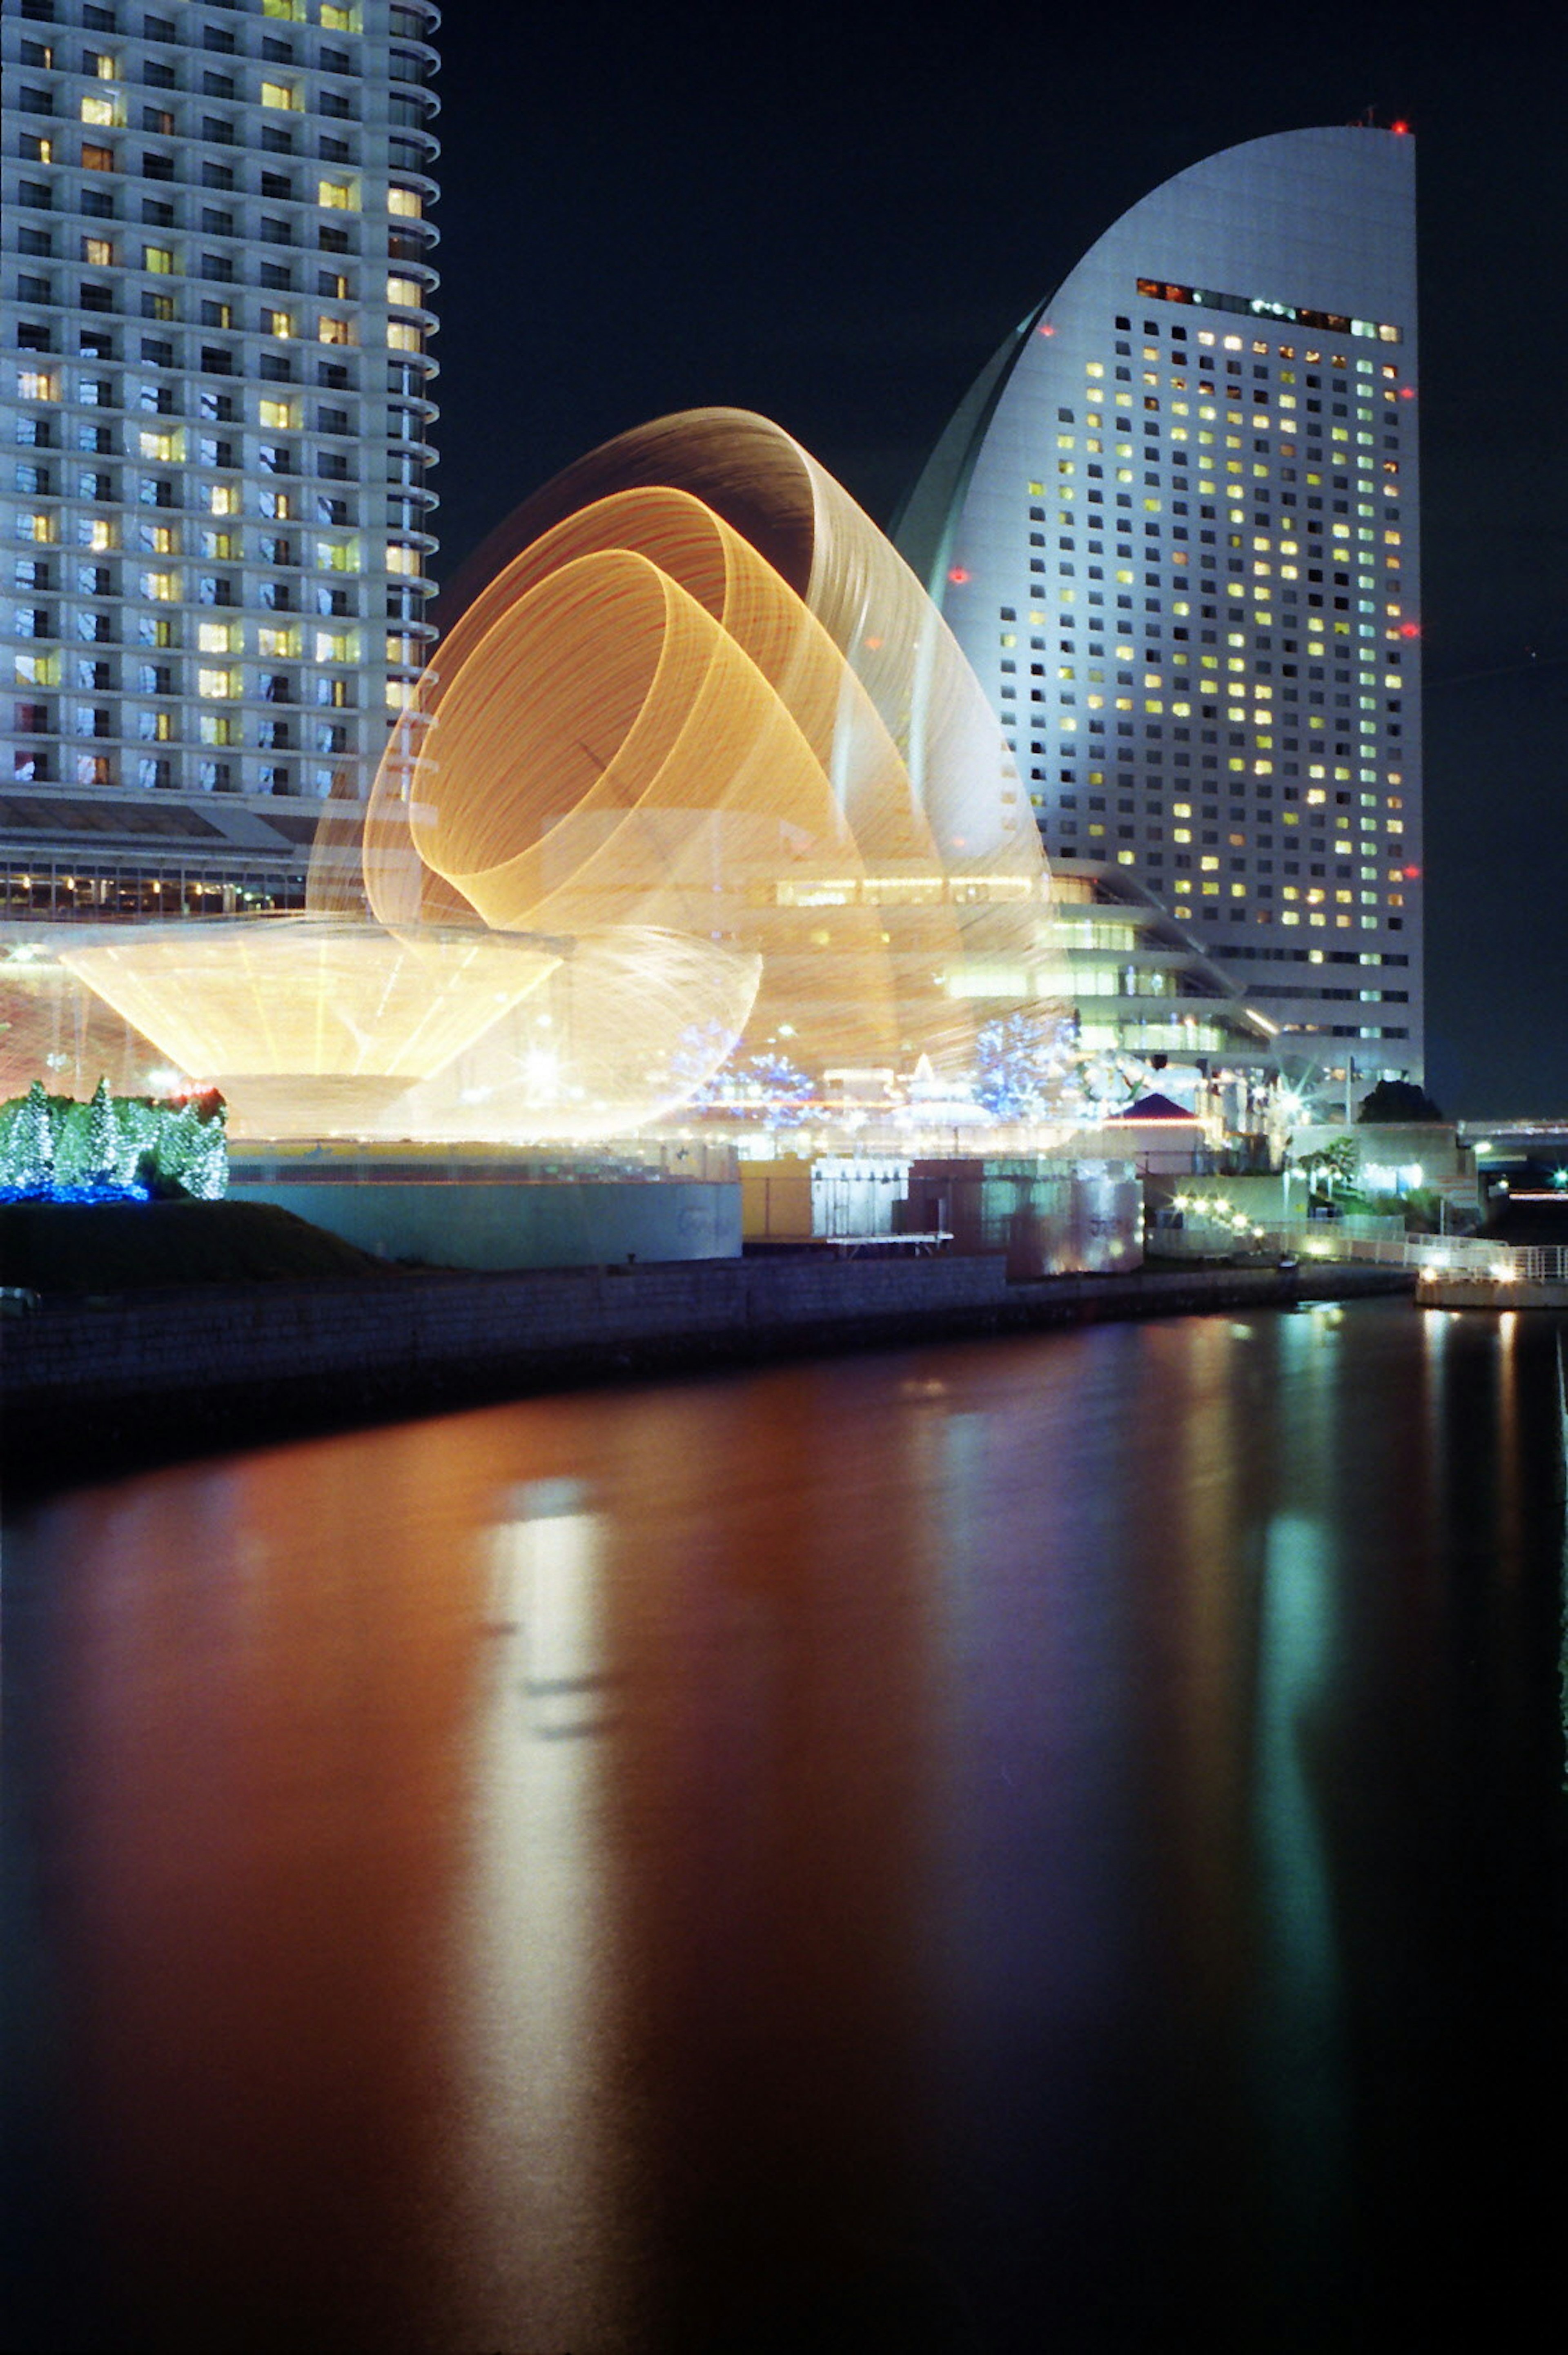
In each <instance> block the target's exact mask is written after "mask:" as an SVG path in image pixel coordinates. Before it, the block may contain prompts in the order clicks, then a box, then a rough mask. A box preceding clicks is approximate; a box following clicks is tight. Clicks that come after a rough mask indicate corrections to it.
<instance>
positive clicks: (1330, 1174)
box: [1296, 1136, 1361, 1195]
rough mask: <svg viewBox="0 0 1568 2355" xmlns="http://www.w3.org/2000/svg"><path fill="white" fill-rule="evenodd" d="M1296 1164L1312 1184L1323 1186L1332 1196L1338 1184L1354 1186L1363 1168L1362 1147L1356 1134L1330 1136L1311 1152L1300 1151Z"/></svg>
mask: <svg viewBox="0 0 1568 2355" xmlns="http://www.w3.org/2000/svg"><path fill="white" fill-rule="evenodd" d="M1296 1167H1297V1168H1298V1169H1299V1170H1300V1171H1301V1174H1302V1176H1303V1177H1306V1178H1307V1181H1308V1183H1309V1184H1315V1185H1321V1186H1322V1187H1323V1188H1325V1190H1326V1191H1327V1192H1328V1193H1329V1194H1330V1195H1331V1194H1332V1193H1333V1191H1334V1188H1335V1185H1336V1183H1338V1184H1339V1185H1341V1186H1353V1185H1354V1184H1355V1182H1356V1177H1357V1175H1358V1173H1359V1171H1360V1167H1361V1148H1360V1146H1359V1145H1358V1144H1357V1142H1356V1140H1355V1138H1354V1137H1353V1136H1334V1137H1330V1138H1329V1140H1328V1144H1327V1145H1317V1146H1313V1148H1312V1150H1311V1152H1310V1153H1300V1154H1297V1156H1296Z"/></svg>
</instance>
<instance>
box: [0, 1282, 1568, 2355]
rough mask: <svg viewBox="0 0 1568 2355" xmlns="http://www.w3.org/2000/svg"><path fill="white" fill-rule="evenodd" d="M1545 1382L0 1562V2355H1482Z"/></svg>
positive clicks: (1483, 1333)
mask: <svg viewBox="0 0 1568 2355" xmlns="http://www.w3.org/2000/svg"><path fill="white" fill-rule="evenodd" d="M1558 1340H1559V1333H1558V1327H1557V1324H1556V1320H1555V1319H1552V1318H1549V1317H1536V1318H1532V1317H1530V1316H1515V1317H1504V1318H1502V1319H1499V1320H1494V1319H1488V1318H1485V1317H1481V1316H1474V1317H1471V1318H1468V1319H1467V1318H1462V1317H1457V1316H1422V1315H1421V1314H1420V1313H1419V1312H1418V1311H1416V1310H1415V1309H1413V1307H1411V1306H1409V1305H1406V1304H1404V1303H1403V1302H1395V1303H1376V1304H1368V1305H1360V1306H1357V1307H1355V1308H1350V1309H1346V1310H1343V1311H1341V1310H1339V1309H1331V1310H1317V1311H1311V1312H1301V1313H1297V1314H1296V1315H1285V1316H1278V1315H1275V1316H1269V1315H1264V1316H1256V1317H1253V1318H1251V1319H1248V1320H1247V1321H1245V1322H1227V1321H1226V1320H1225V1319H1223V1318H1220V1317H1210V1318H1189V1319H1180V1320H1170V1321H1168V1322H1164V1323H1158V1324H1151V1325H1146V1326H1131V1325H1126V1326H1109V1327H1100V1328H1098V1329H1093V1330H1088V1331H1084V1332H1082V1333H1072V1334H1065V1333H1064V1334H1053V1335H1048V1336H1044V1337H1032V1338H1028V1339H1022V1340H1017V1341H996V1342H987V1343H979V1344H965V1345H959V1346H951V1347H948V1346H944V1347H942V1348H935V1349H931V1350H912V1351H907V1352H901V1353H899V1354H894V1355H887V1356H879V1357H870V1358H865V1357H862V1358H854V1359H842V1360H839V1361H837V1362H832V1363H825V1364H814V1365H792V1366H789V1367H787V1368H785V1369H782V1370H773V1371H766V1372H761V1373H755V1374H748V1375H742V1376H739V1377H730V1378H726V1379H724V1380H714V1381H707V1382H694V1383H681V1384H671V1385H668V1386H666V1387H663V1388H658V1389H646V1390H636V1391H623V1392H618V1393H605V1392H601V1393H597V1394H589V1395H583V1396H573V1397H567V1398H561V1399H557V1400H542V1401H541V1400H531V1401H528V1402H526V1403H523V1404H519V1405H517V1406H514V1407H505V1408H499V1409H492V1410H487V1411H485V1412H480V1413H475V1414H467V1415H464V1416H461V1417H454V1418H451V1419H447V1420H442V1421H433V1422H426V1423H412V1424H408V1425H404V1426H401V1427H400V1428H397V1429H393V1430H380V1431H376V1432H373V1433H367V1434H364V1435H359V1436H351V1437H347V1438H335V1439H331V1440H328V1441H325V1442H322V1443H312V1444H303V1445H296V1446H290V1447H285V1448H279V1449H273V1450H270V1451H267V1452H263V1453H258V1454H256V1455H249V1456H236V1457H230V1458H226V1459H223V1460H221V1461H214V1462H207V1463H202V1464H198V1465H193V1466H189V1467H185V1468H179V1469H176V1470H164V1471H158V1472H155V1473H152V1474H149V1475H147V1476H144V1477H140V1478H135V1479H131V1480H127V1481H124V1482H122V1483H118V1484H116V1485H115V1486H112V1487H103V1488H100V1489H96V1490H83V1491H81V1492H79V1493H76V1494H73V1495H70V1496H67V1497H58V1498H56V1499H54V1500H52V1501H50V1502H48V1503H45V1504H42V1505H38V1506H33V1507H29V1508H26V1510H25V1511H24V1510H21V1509H18V1511H17V1513H16V1515H15V1517H14V1518H13V1520H12V1522H11V1524H10V1525H9V1527H8V1529H7V1530H6V1539H5V1577H6V1591H5V1633H6V1640H7V1653H8V1657H7V1682H8V1688H9V1695H8V1718H7V1730H6V1739H7V1746H8V1753H9V1770H8V1774H7V1809H6V1816H7V1841H8V1857H9V1869H8V1876H7V1890H8V1911H9V1926H8V1935H7V1950H8V1955H9V1963H10V1973H11V1980H12V2000H11V2029H12V2035H11V2047H12V2054H13V2059H12V2085H11V2089H10V2093H9V2099H8V2102H7V2111H6V2115H7V2142H8V2164H7V2169H6V2177H5V2219H6V2232H7V2237H8V2239H9V2242H10V2257H11V2278H12V2284H13V2296H12V2301H11V2308H10V2315H11V2319H10V2321H9V2323H8V2326H7V2334H6V2336H5V2342H4V2343H5V2345H6V2346H7V2347H18V2348H29V2347H30V2348H38V2349H50V2350H53V2349H66V2348H82V2349H91V2348H97V2347H101V2348H105V2349H112V2350H121V2349H133V2348H146V2349H149V2350H160V2355H161V2350H176V2351H177V2350H226V2349H236V2350H315V2349H320V2350H337V2349H344V2350H360V2349H363V2350H383V2349H385V2350H402V2349H408V2350H435V2351H436V2355H485V2350H504V2351H505V2355H536V2350H537V2355H565V2350H572V2355H599V2350H645V2349H646V2350H657V2355H665V2350H670V2355H681V2351H682V2350H710V2349H711V2350H746V2349H752V2348H756V2349H768V2350H773V2349H778V2350H809V2349H813V2348H817V2347H834V2346H838V2345H845V2346H851V2345H853V2346H859V2347H872V2348H881V2347H887V2348H897V2349H904V2348H907V2349H911V2350H921V2349H944V2350H945V2349H953V2350H957V2349H963V2350H1013V2349H1022V2348H1026V2347H1027V2348H1030V2349H1032V2348H1035V2347H1040V2346H1043V2347H1050V2348H1056V2349H1065V2350H1079V2349H1084V2350H1088V2349H1094V2350H1104V2349H1122V2348H1128V2349H1144V2348H1148V2349H1154V2348H1157V2347H1164V2346H1165V2345H1166V2344H1167V2343H1168V2342H1171V2343H1179V2342H1183V2341H1187V2340H1194V2341H1198V2342H1200V2343H1201V2344H1202V2345H1203V2346H1205V2347H1206V2348H1209V2349H1226V2348H1232V2347H1233V2348H1248V2349H1253V2348H1256V2349H1270V2348H1275V2347H1290V2348H1295V2347H1302V2348H1317V2347H1323V2348H1326V2349H1328V2348H1333V2349H1342V2348H1346V2347H1360V2346H1367V2347H1371V2346H1374V2345H1376V2346H1379V2347H1403V2346H1413V2345H1415V2344H1416V2343H1418V2341H1419V2340H1422V2339H1427V2338H1430V2339H1433V2340H1434V2341H1435V2342H1450V2341H1452V2340H1453V2339H1455V2335H1456V2333H1459V2334H1464V2335H1473V2334H1477V2333H1479V2332H1483V2331H1484V2332H1485V2334H1486V2337H1487V2339H1488V2342H1489V2343H1493V2344H1503V2345H1513V2344H1538V2343H1541V2344H1545V2343H1551V2341H1552V2339H1554V2338H1555V2337H1556V2335H1557V2328H1558V2326H1557V2323H1556V2320H1555V2317H1554V2315H1553V2313H1552V2310H1551V2308H1550V2307H1546V2308H1544V2309H1543V2307H1542V2305H1541V2300H1542V2298H1543V2297H1545V2298H1549V2299H1550V2300H1552V2302H1553V2304H1555V2303H1557V2302H1559V2293H1560V2289H1561V2286H1562V2281H1563V2264H1562V2262H1561V2256H1560V2254H1559V2249H1558V2245H1557V2243H1558V2219H1559V2216H1560V2214H1561V2212H1562V2207H1563V2191H1564V2188H1565V2184H1564V2166H1563V2148H1564V2113H1563V2094H1564V2091H1565V2083H1564V2071H1563V2061H1564V2048H1565V2041H1568V2040H1565V2036H1564V2015H1563V1964H1564V1957H1565V1953H1568V1938H1565V1935H1564V1909H1563V1878H1562V1866H1563V1814H1562V1810H1563V1796H1562V1785H1563V1724H1562V1708H1561V1692H1560V1685H1559V1679H1560V1672H1561V1658H1560V1654H1561V1600H1562V1575H1563V1517H1562V1508H1561V1501H1560V1497H1561V1484H1562V1468H1563V1422H1562V1405H1561V1393H1560V1387H1559V1375H1558V1362H1557V1351H1558ZM85 1444H89V1443H88V1442H87V1441H86V1440H85V1439H84V1445H85ZM1542 2332H1544V2333H1545V2337H1544V2338H1543V2337H1542V2335H1541V2334H1542Z"/></svg>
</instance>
